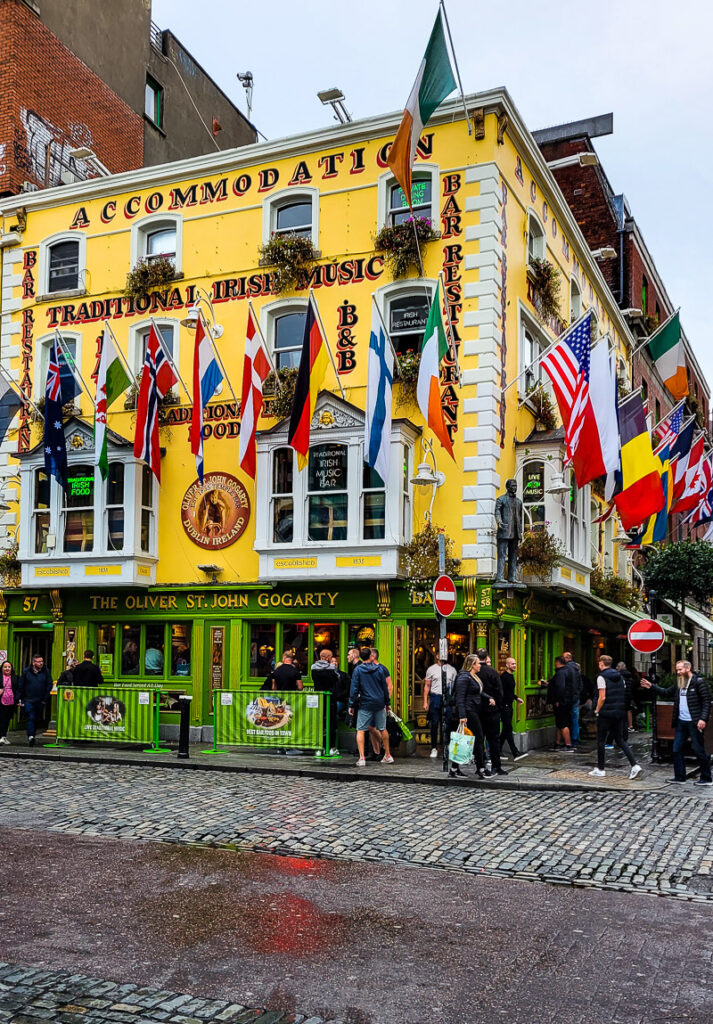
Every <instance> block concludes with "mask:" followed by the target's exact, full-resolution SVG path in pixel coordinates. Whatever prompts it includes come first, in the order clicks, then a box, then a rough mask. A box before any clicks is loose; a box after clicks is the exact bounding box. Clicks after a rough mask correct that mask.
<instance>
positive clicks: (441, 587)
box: [433, 576, 458, 619]
mask: <svg viewBox="0 0 713 1024" xmlns="http://www.w3.org/2000/svg"><path fill="white" fill-rule="evenodd" d="M457 600H458V592H457V591H456V585H455V583H454V582H453V580H452V579H451V578H450V576H439V577H438V579H437V580H436V582H435V583H434V584H433V607H434V608H435V609H436V613H437V614H438V615H441V616H443V618H444V619H447V618H448V616H449V615H452V614H453V612H454V611H455V610H456V602H457Z"/></svg>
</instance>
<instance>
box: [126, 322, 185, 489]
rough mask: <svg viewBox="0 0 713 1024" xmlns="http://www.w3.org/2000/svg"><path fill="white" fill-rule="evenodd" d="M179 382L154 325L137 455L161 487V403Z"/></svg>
mask: <svg viewBox="0 0 713 1024" xmlns="http://www.w3.org/2000/svg"><path fill="white" fill-rule="evenodd" d="M177 380H178V378H177V377H176V375H175V373H174V371H173V367H172V366H171V364H170V362H169V360H168V358H167V357H166V352H165V350H164V347H163V345H162V344H161V342H160V341H159V337H158V333H157V331H156V328H155V326H154V325H153V324H151V330H150V331H149V337H148V342H147V344H146V358H145V359H144V365H143V368H142V370H141V387H140V388H139V400H138V402H137V405H136V436H135V438H134V455H135V456H136V458H137V459H141V460H142V461H143V462H145V463H146V465H147V466H148V467H149V469H150V470H151V472H152V473H153V475H154V476H155V477H156V479H157V480H158V482H159V483H160V482H161V449H160V447H159V443H158V403H159V399H160V398H165V397H166V395H167V394H168V392H169V391H170V390H171V388H172V387H173V385H174V384H175V383H176V381H177Z"/></svg>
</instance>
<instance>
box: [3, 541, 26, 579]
mask: <svg viewBox="0 0 713 1024" xmlns="http://www.w3.org/2000/svg"><path fill="white" fill-rule="evenodd" d="M17 550H18V548H17V541H15V542H14V543H13V544H11V545H10V547H9V548H5V549H4V550H3V551H1V552H0V577H2V582H3V585H4V586H6V587H19V585H20V573H21V570H22V563H21V562H20V559H19V558H18V557H17Z"/></svg>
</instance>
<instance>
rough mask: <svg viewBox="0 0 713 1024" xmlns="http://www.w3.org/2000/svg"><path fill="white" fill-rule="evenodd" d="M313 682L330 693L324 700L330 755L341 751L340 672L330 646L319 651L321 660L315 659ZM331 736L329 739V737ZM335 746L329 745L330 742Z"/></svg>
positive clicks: (312, 670) (326, 742)
mask: <svg viewBox="0 0 713 1024" xmlns="http://www.w3.org/2000/svg"><path fill="white" fill-rule="evenodd" d="M310 673H311V675H312V682H313V683H314V688H315V690H318V691H320V692H322V693H324V694H328V696H329V700H327V699H326V697H325V701H324V752H325V754H326V753H329V755H330V756H332V757H333V756H335V755H336V754H338V753H339V747H337V746H336V742H337V689H338V687H339V672H338V670H337V669H336V668H335V667H334V665H332V652H331V651H330V650H329V648H328V647H323V648H322V650H321V651H320V652H319V660H318V661H315V663H314V664H313V665H312V668H311V669H310ZM327 736H329V739H327ZM330 742H331V743H333V744H334V746H331V747H328V743H330Z"/></svg>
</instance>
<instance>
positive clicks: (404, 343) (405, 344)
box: [389, 292, 431, 353]
mask: <svg viewBox="0 0 713 1024" xmlns="http://www.w3.org/2000/svg"><path fill="white" fill-rule="evenodd" d="M430 308H431V298H430V295H427V294H426V293H425V292H424V293H422V294H421V295H400V296H398V297H397V298H394V299H392V300H391V302H390V303H389V334H390V335H391V340H392V342H393V343H394V348H395V349H396V351H397V352H399V353H402V352H409V351H413V352H420V351H421V342H422V341H423V332H424V330H425V329H426V324H427V322H428V312H429V310H430Z"/></svg>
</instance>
